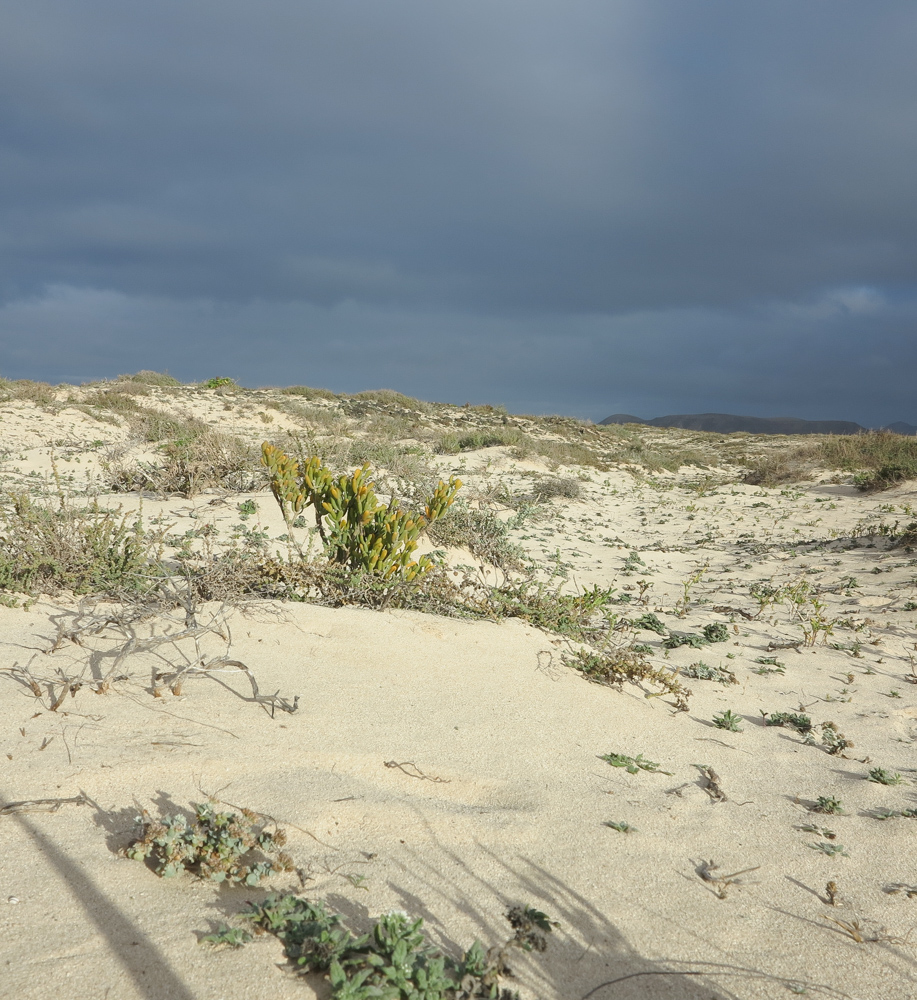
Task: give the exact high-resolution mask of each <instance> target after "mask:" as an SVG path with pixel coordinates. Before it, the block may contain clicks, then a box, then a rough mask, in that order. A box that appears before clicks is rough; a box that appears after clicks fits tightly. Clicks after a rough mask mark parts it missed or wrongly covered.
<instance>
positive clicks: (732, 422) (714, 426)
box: [601, 413, 917, 434]
mask: <svg viewBox="0 0 917 1000" xmlns="http://www.w3.org/2000/svg"><path fill="white" fill-rule="evenodd" d="M601 423H603V424H649V425H651V426H653V427H681V428H684V429H686V430H693V431H713V432H715V433H717V434H735V433H736V432H737V431H745V432H746V433H749V434H859V433H860V432H861V431H865V430H866V428H865V427H861V426H860V425H859V424H855V423H853V421H851V420H802V419H800V418H799V417H740V416H736V415H735V414H733V413H680V414H673V415H671V416H668V417H655V418H654V419H653V420H641V419H640V418H639V417H634V416H631V415H630V414H628V413H615V414H613V415H612V416H610V417H606V418H605V419H604V420H603V421H601ZM899 427H908V428H910V427H911V425H910V424H901V423H899V424H892V425H890V426H889V428H888V430H893V431H895V432H896V433H898V434H902V433H914V432H915V431H917V428H915V429H914V430H909V431H902V430H899V429H898V428H899Z"/></svg>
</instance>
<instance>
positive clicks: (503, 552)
mask: <svg viewBox="0 0 917 1000" xmlns="http://www.w3.org/2000/svg"><path fill="white" fill-rule="evenodd" d="M427 537H428V538H430V540H431V541H433V542H434V543H435V544H436V545H441V546H443V547H448V548H458V549H467V550H468V551H469V552H470V553H471V554H472V555H473V556H474V557H475V558H476V559H480V560H481V561H482V562H486V563H489V564H490V565H491V566H496V567H498V568H499V569H502V570H504V571H507V572H511V571H517V570H520V569H522V567H523V559H524V555H525V553H524V552H523V550H522V549H521V548H520V547H519V546H518V545H515V544H514V543H513V542H511V541H510V539H509V532H508V530H507V526H506V524H505V523H504V522H503V521H501V520H500V518H499V517H497V515H496V514H495V513H494V512H493V511H492V510H488V509H487V508H484V507H471V506H470V505H469V504H467V503H465V502H464V501H463V500H457V501H456V502H455V503H454V504H453V505H452V506H451V507H450V508H449V510H448V511H447V512H446V513H445V514H444V515H443V516H442V517H441V518H439V519H438V520H437V521H434V522H433V524H431V525H430V528H429V529H428V531H427Z"/></svg>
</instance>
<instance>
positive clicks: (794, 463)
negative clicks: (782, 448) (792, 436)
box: [743, 446, 816, 486]
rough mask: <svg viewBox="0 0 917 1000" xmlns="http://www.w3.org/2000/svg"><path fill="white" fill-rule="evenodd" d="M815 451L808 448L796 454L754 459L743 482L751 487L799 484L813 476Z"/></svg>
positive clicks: (763, 456) (773, 454) (772, 454)
mask: <svg viewBox="0 0 917 1000" xmlns="http://www.w3.org/2000/svg"><path fill="white" fill-rule="evenodd" d="M815 458H816V455H815V454H814V449H811V448H810V447H808V446H804V447H802V448H799V449H797V450H796V451H794V452H779V451H778V452H772V453H770V454H769V455H762V456H760V457H758V458H756V459H753V460H752V461H751V463H750V466H749V469H748V472H747V473H746V474H745V475H744V477H743V482H746V483H748V484H749V485H750V486H779V485H781V484H783V483H799V482H804V481H805V480H808V479H810V478H811V476H812V472H813V470H814V467H815V464H814V461H813V460H814V459H815Z"/></svg>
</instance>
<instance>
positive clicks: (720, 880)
mask: <svg viewBox="0 0 917 1000" xmlns="http://www.w3.org/2000/svg"><path fill="white" fill-rule="evenodd" d="M719 867H720V866H719V865H718V864H717V863H716V862H715V861H712V860H711V861H702V862H701V863H700V864H699V865H698V866H697V868H696V869H695V870H696V871H697V874H698V875H699V876H700V877H701V878H702V879H703V880H704V881H705V882H709V883H710V884H711V885H714V886H716V895H717V897H718V898H719V899H725V898H726V894H727V892H728V891H729V887H730V886H733V885H742V881H741V879H740V878H739V876H740V875H747V874H748V873H749V872H756V871H758V869H759V868H760V867H761V866H760V865H755V866H754V868H743V869H742V870H741V871H738V872H733V873H732V874H731V875H717V874H715V873H716V872H717V870H718V869H719Z"/></svg>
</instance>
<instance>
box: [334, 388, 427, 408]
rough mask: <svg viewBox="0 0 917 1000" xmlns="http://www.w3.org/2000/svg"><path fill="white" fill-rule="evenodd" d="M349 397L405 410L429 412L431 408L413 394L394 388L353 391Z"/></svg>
mask: <svg viewBox="0 0 917 1000" xmlns="http://www.w3.org/2000/svg"><path fill="white" fill-rule="evenodd" d="M350 398H351V399H359V400H364V401H366V402H369V403H381V404H382V405H383V406H398V407H401V408H402V409H405V410H414V411H415V412H417V413H429V412H430V410H431V409H432V407H431V404H430V403H425V402H423V401H422V400H420V399H414V397H413V396H405V395H404V393H401V392H396V391H395V390H394V389H370V390H368V391H366V392H358V393H355V394H354V395H353V396H351V397H350Z"/></svg>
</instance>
